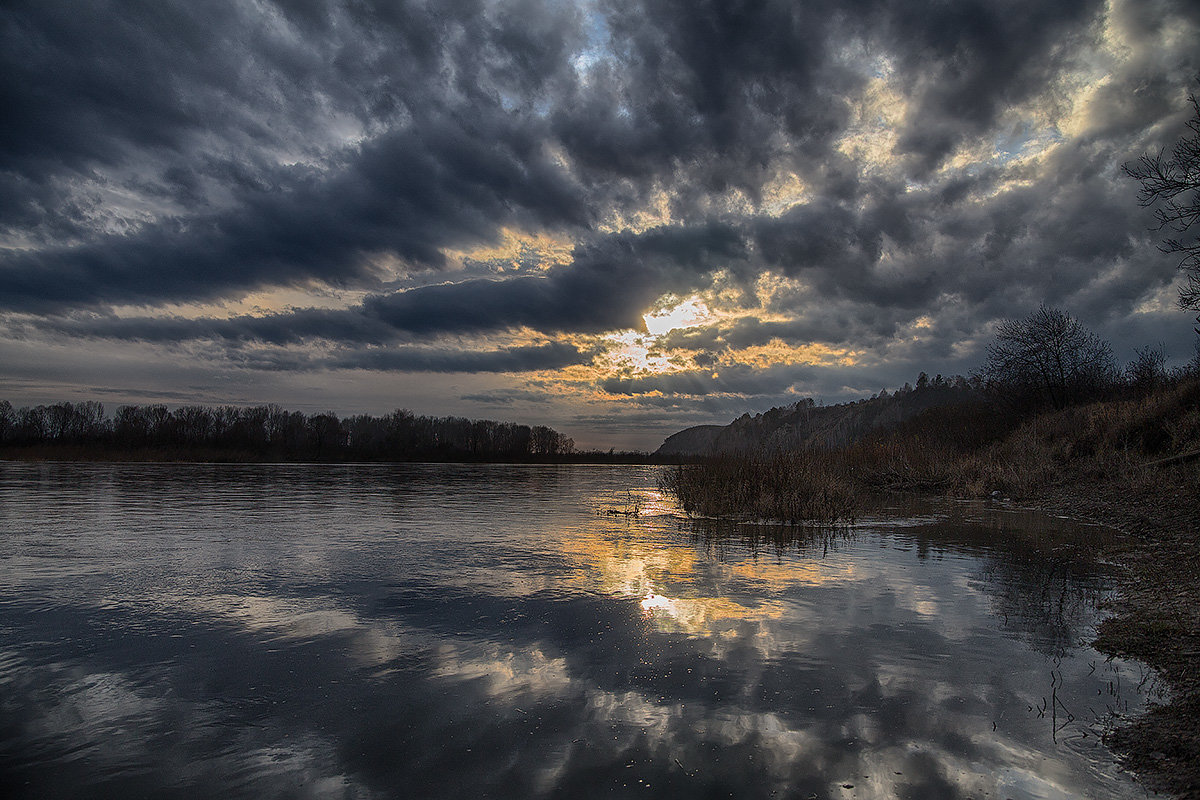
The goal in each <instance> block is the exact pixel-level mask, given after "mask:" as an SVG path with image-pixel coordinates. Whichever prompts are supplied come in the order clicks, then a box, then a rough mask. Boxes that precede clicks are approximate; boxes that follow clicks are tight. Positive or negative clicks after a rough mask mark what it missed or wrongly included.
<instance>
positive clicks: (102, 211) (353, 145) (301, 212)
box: [0, 0, 1200, 449]
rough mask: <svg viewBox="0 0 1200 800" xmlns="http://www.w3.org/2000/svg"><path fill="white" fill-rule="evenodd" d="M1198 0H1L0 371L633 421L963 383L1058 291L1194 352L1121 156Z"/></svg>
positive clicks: (283, 400)
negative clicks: (1000, 327)
mask: <svg viewBox="0 0 1200 800" xmlns="http://www.w3.org/2000/svg"><path fill="white" fill-rule="evenodd" d="M1198 71H1200V4H1197V3H1195V2H1191V1H1190V0H1187V1H1185V0H1177V1H1174V2H1172V1H1170V0H1163V1H1161V2H1160V1H1159V0H1111V2H1107V3H1103V2H1092V1H1091V0H1059V1H1057V2H1051V3H1048V2H1045V0H953V2H951V1H949V0H878V1H875V0H850V1H849V2H845V1H841V0H839V1H838V2H834V1H833V0H821V1H819V2H801V1H794V2H780V1H776V0H745V2H737V1H736V0H716V1H714V2H706V1H705V0H687V2H681V1H680V2H672V1H671V0H655V1H650V0H647V1H646V2H636V0H597V1H596V2H566V0H541V1H539V0H513V1H512V2H508V1H507V0H438V1H435V0H429V1H428V2H419V1H417V0H413V1H411V2H408V1H406V0H388V1H385V0H341V1H340V2H338V1H335V0H328V1H326V0H296V2H271V0H254V2H249V1H246V2H241V1H240V0H211V2H205V3H193V2H170V1H169V0H144V2H135V1H134V0H125V1H124V2H92V1H90V0H64V1H62V2H60V1H59V0H30V2H22V1H21V0H8V2H5V3H4V4H3V6H0V108H3V109H5V110H4V113H3V121H2V122H0V399H7V400H9V401H11V402H12V403H13V404H14V405H16V406H21V405H32V404H36V403H46V402H56V401H62V400H98V401H101V402H103V403H104V404H105V406H106V407H108V408H109V409H110V410H111V409H113V408H115V407H117V406H119V405H121V404H126V403H165V404H167V405H179V404H189V403H205V404H235V405H243V404H258V403H267V402H271V403H278V404H280V405H282V406H284V407H287V408H292V409H299V410H305V411H310V412H315V411H325V410H332V411H335V412H337V413H339V414H351V413H372V414H379V413H385V412H388V411H391V410H392V409H395V408H408V409H411V410H412V411H414V412H416V413H418V414H432V415H437V416H442V415H448V414H453V415H461V416H468V417H486V418H492V419H503V420H511V421H516V422H525V423H528V424H548V425H551V426H552V427H555V428H556V429H558V430H560V431H562V432H563V433H566V434H567V435H569V436H572V437H573V438H574V439H575V441H576V443H577V445H578V446H581V447H599V448H605V449H607V448H608V447H616V448H618V449H623V448H638V449H654V448H655V447H657V446H658V445H659V444H660V443H661V442H662V440H663V439H664V438H665V437H666V436H668V435H670V434H672V433H674V432H676V431H678V430H680V429H682V428H684V427H687V426H690V425H695V424H708V423H716V424H723V423H726V422H728V421H730V420H731V419H733V418H735V417H738V416H740V415H741V414H743V413H745V412H750V413H754V412H759V411H764V410H766V409H768V408H771V407H773V406H779V405H786V404H789V403H794V402H796V401H798V400H800V399H803V398H805V397H814V398H816V399H818V400H819V401H821V402H826V403H830V402H838V401H842V400H847V399H853V398H857V397H864V396H870V395H874V394H877V393H878V392H879V391H880V390H881V389H885V388H887V389H894V388H896V387H898V386H900V385H902V384H903V383H905V382H906V381H907V382H912V381H915V378H916V376H917V374H918V373H919V372H921V371H925V372H928V373H929V374H930V375H934V374H936V373H942V374H946V375H950V374H955V373H963V374H966V373H969V372H970V371H971V370H973V369H976V368H977V367H978V366H979V365H980V364H982V362H983V360H984V357H985V355H984V348H985V347H986V345H987V343H988V341H989V340H990V337H991V335H992V333H993V331H994V329H995V326H996V325H997V324H999V323H1000V322H1001V321H1003V320H1005V319H1009V318H1019V317H1023V316H1025V315H1027V314H1029V313H1031V312H1032V311H1034V310H1036V309H1037V307H1038V306H1039V304H1043V303H1045V304H1050V305H1055V306H1058V307H1060V308H1063V309H1064V310H1066V311H1068V312H1069V313H1071V314H1072V315H1074V316H1076V317H1078V318H1079V319H1080V320H1082V321H1083V322H1084V323H1085V324H1086V325H1088V326H1089V327H1091V328H1092V329H1093V330H1095V331H1096V332H1097V333H1099V334H1100V335H1101V336H1103V337H1105V338H1106V339H1108V340H1109V341H1111V342H1112V344H1113V350H1114V354H1115V355H1116V357H1117V359H1118V361H1119V362H1121V363H1125V362H1127V361H1129V360H1131V359H1132V358H1133V356H1134V349H1135V348H1137V347H1143V346H1147V345H1149V346H1158V345H1161V346H1162V347H1163V348H1164V350H1165V352H1166V353H1167V355H1168V357H1169V359H1170V360H1171V362H1172V363H1181V362H1183V361H1185V360H1187V359H1188V358H1189V357H1191V355H1192V352H1193V347H1194V341H1195V339H1196V336H1195V334H1194V333H1193V332H1192V325H1193V319H1192V315H1190V314H1186V313H1184V312H1182V311H1180V310H1178V309H1177V307H1176V299H1177V290H1178V285H1179V277H1180V276H1179V274H1178V271H1177V270H1176V264H1177V262H1178V258H1177V257H1176V256H1170V255H1166V254H1163V253H1161V252H1159V251H1158V250H1157V249H1156V246H1155V245H1156V242H1157V241H1158V240H1159V239H1160V238H1161V234H1160V232H1157V231H1154V230H1152V229H1151V228H1152V225H1153V217H1152V214H1151V212H1150V211H1149V210H1147V209H1144V208H1141V207H1140V206H1139V205H1138V203H1137V198H1136V192H1137V186H1136V184H1135V183H1133V182H1132V181H1131V180H1130V179H1129V178H1127V177H1125V176H1123V175H1122V174H1121V172H1120V166H1121V164H1122V163H1124V162H1126V161H1129V160H1131V159H1134V158H1136V157H1138V156H1139V155H1141V154H1143V153H1146V152H1151V153H1153V152H1157V151H1158V150H1159V148H1162V147H1168V148H1169V146H1170V145H1171V144H1173V143H1174V142H1175V141H1176V140H1177V139H1178V138H1179V137H1180V136H1181V135H1182V134H1183V133H1184V132H1185V122H1186V121H1187V119H1188V118H1189V115H1190V112H1191V108H1190V107H1189V106H1188V104H1187V100H1186V98H1187V95H1188V93H1189V91H1192V90H1194V89H1196V88H1197V84H1196V76H1197V72H1198Z"/></svg>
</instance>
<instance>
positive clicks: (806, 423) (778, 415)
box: [654, 373, 981, 457]
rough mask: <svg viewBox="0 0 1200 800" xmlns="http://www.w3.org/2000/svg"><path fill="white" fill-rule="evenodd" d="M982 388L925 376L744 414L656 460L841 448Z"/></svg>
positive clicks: (685, 436)
mask: <svg viewBox="0 0 1200 800" xmlns="http://www.w3.org/2000/svg"><path fill="white" fill-rule="evenodd" d="M980 394H981V392H980V389H979V388H978V387H977V386H975V385H972V384H971V383H970V382H968V381H967V380H966V379H965V378H963V377H961V376H956V377H954V378H950V379H945V378H943V377H942V376H941V375H938V376H937V377H936V378H933V379H930V378H928V377H927V376H926V375H925V374H924V373H922V374H921V377H919V378H918V379H917V386H916V388H912V387H910V386H908V385H907V384H905V386H904V388H902V389H898V390H896V392H895V393H891V394H889V393H888V392H887V391H883V392H880V393H879V394H878V395H877V396H875V397H872V398H868V399H863V400H856V401H853V402H849V403H838V404H837V405H831V406H819V405H817V404H816V403H815V402H814V401H813V400H812V399H811V398H809V399H807V400H802V401H800V402H798V403H794V404H792V405H790V406H781V407H778V408H773V409H771V410H770V411H767V412H766V413H763V414H755V415H754V416H751V415H750V414H743V415H742V416H740V417H738V418H737V419H735V420H734V421H733V422H731V423H729V424H728V425H698V426H696V427H694V428H687V429H685V430H682V431H680V432H679V433H676V434H673V435H672V436H669V437H667V440H666V441H664V442H663V443H662V446H661V447H659V448H658V450H657V451H656V452H655V453H654V455H656V456H674V457H679V456H703V455H714V454H717V453H738V452H748V451H760V450H793V449H798V448H803V447H818V448H827V447H844V446H846V445H848V444H851V443H853V442H855V441H857V440H859V439H861V438H862V437H863V436H865V435H866V434H868V433H871V432H872V431H877V430H885V429H888V428H893V427H895V426H897V425H899V424H901V423H903V422H905V421H906V420H909V419H912V418H913V417H915V416H916V415H918V414H920V413H921V412H922V411H925V410H926V409H929V408H934V407H936V406H947V405H955V404H958V403H964V402H967V401H969V400H973V399H976V398H977V397H979V395H980Z"/></svg>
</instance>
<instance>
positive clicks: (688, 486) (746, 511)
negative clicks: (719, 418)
mask: <svg viewBox="0 0 1200 800" xmlns="http://www.w3.org/2000/svg"><path fill="white" fill-rule="evenodd" d="M662 488H663V490H664V491H667V492H670V493H671V494H673V495H675V497H676V498H677V499H678V501H679V504H680V506H681V507H682V508H683V509H684V511H686V512H687V513H689V514H693V515H697V516H706V517H736V518H739V519H748V520H771V521H777V522H785V523H796V522H802V521H816V522H828V523H834V522H845V521H849V520H852V519H853V518H854V512H855V509H856V508H857V507H858V496H857V492H856V490H855V487H854V483H853V481H852V480H851V479H850V477H849V475H848V472H847V468H846V465H845V463H844V459H839V458H838V457H837V456H836V454H835V453H832V452H824V451H800V452H776V453H770V454H762V455H760V456H757V457H747V456H743V455H733V454H726V455H718V456H714V457H712V458H709V459H705V460H704V461H701V462H699V463H695V464H684V465H681V466H678V467H674V468H672V469H671V470H669V471H668V472H667V473H666V474H665V475H664V477H663V479H662Z"/></svg>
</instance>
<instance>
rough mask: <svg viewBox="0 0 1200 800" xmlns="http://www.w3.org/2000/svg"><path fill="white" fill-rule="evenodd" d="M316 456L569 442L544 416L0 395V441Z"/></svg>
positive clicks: (532, 447)
mask: <svg viewBox="0 0 1200 800" xmlns="http://www.w3.org/2000/svg"><path fill="white" fill-rule="evenodd" d="M39 447H41V448H47V447H48V448H56V447H57V448H64V447H68V448H72V449H75V450H96V451H107V452H110V453H114V454H119V453H121V452H122V451H123V452H127V453H142V452H146V453H156V454H174V455H179V456H187V455H188V454H196V455H197V456H198V457H201V456H202V457H205V458H211V457H214V456H217V457H228V458H231V459H233V458H252V459H256V460H281V461H293V460H316V461H417V460H454V461H460V460H461V461H500V460H514V461H523V460H540V459H553V458H555V457H561V456H567V455H570V454H571V453H572V452H573V451H574V449H575V443H574V442H573V441H572V440H571V439H570V438H568V437H566V436H564V435H563V434H561V433H559V432H558V431H556V430H554V429H552V428H548V427H545V426H543V425H535V426H529V425H518V424H515V423H511V422H496V421H494V420H471V419H465V418H463V417H426V416H418V415H415V414H413V413H412V412H410V411H407V410H397V411H394V412H392V413H391V414H387V415H386V416H382V417H374V416H370V415H367V414H358V415H354V416H348V417H344V418H343V417H339V416H338V415H337V414H334V413H333V412H325V413H320V414H304V413H302V412H299V411H288V410H286V409H283V408H280V407H279V406H276V405H266V406H253V407H248V408H242V407H236V406H217V407H208V406H199V405H188V406H182V407H180V408H176V409H174V410H171V409H168V408H167V407H166V406H164V405H146V406H140V405H125V406H121V407H120V408H118V409H117V411H116V413H115V414H113V415H112V416H108V415H106V414H105V411H104V406H103V405H101V404H100V403H97V402H94V401H83V402H78V403H69V402H64V403H54V404H52V405H38V406H32V407H26V408H19V409H18V408H14V407H13V405H12V404H11V403H10V402H8V401H7V400H0V448H26V449H29V448H39Z"/></svg>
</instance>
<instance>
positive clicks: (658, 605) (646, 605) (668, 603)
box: [642, 592, 675, 612]
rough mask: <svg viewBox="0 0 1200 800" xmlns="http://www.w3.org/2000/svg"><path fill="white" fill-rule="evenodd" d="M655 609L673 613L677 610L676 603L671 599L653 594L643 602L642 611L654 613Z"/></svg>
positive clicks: (647, 596)
mask: <svg viewBox="0 0 1200 800" xmlns="http://www.w3.org/2000/svg"><path fill="white" fill-rule="evenodd" d="M655 609H661V610H663V611H667V612H672V611H674V610H675V601H674V600H672V599H671V598H669V597H663V596H662V595H661V594H654V593H653V592H651V593H650V594H648V595H646V598H645V599H644V600H642V610H643V611H648V612H653V611H654V610H655Z"/></svg>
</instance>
